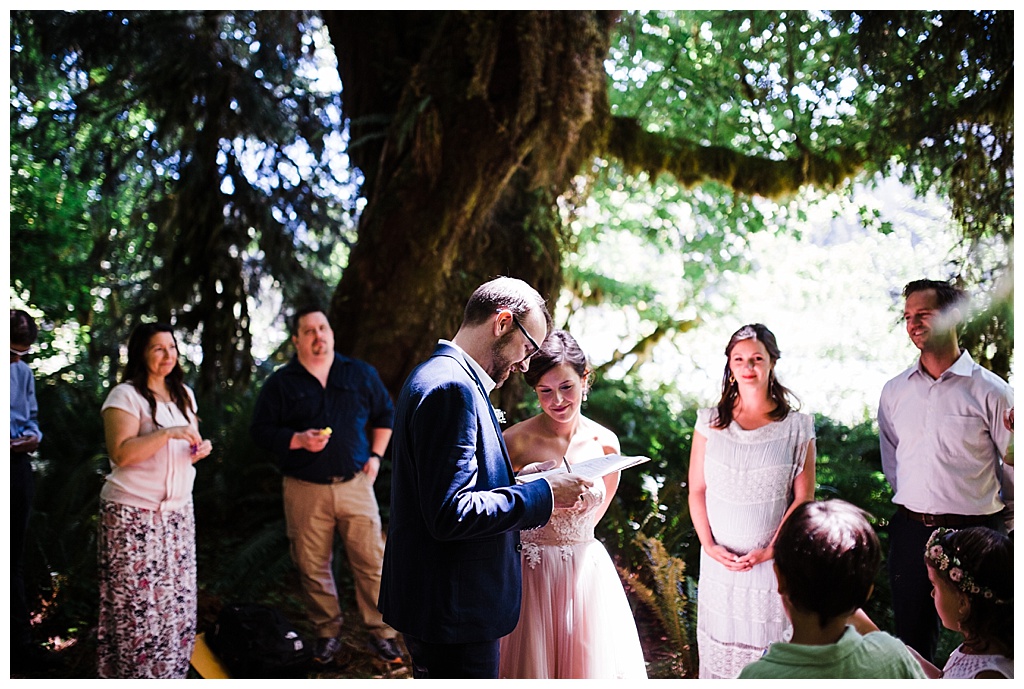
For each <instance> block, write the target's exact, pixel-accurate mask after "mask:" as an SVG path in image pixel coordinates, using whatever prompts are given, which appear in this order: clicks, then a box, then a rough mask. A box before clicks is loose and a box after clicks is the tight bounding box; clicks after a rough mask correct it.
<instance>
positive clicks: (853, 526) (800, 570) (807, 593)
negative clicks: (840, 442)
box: [775, 500, 882, 627]
mask: <svg viewBox="0 0 1024 689" xmlns="http://www.w3.org/2000/svg"><path fill="white" fill-rule="evenodd" d="M881 558H882V552H881V546H880V545H879V543H878V536H876V535H875V531H874V529H873V528H872V527H871V524H870V523H869V522H868V519H867V515H866V513H865V512H864V511H863V510H861V509H860V508H858V507H855V506H853V505H851V504H850V503H848V502H844V501H843V500H828V501H825V502H805V503H803V504H801V505H798V506H797V508H796V509H794V510H793V512H792V513H791V514H790V515H789V517H788V518H787V519H786V521H785V522H784V523H783V524H782V527H781V528H780V529H779V536H778V538H776V539H775V566H776V567H777V568H778V572H779V576H781V577H782V578H783V580H784V581H785V590H786V595H787V597H788V598H789V601H790V603H791V604H792V605H794V606H795V607H797V608H799V609H800V610H802V611H804V612H811V613H817V615H818V619H819V621H820V623H821V625H822V626H823V627H824V626H825V625H826V624H827V623H828V622H829V621H830V620H833V619H835V618H836V617H839V616H841V615H842V616H846V615H849V614H850V613H852V612H854V611H855V610H856V609H857V608H859V607H862V606H863V605H864V603H866V602H867V599H868V596H869V595H870V594H871V587H872V586H873V584H874V581H875V575H876V574H877V573H878V567H879V563H880V562H881Z"/></svg>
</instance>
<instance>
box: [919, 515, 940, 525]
mask: <svg viewBox="0 0 1024 689" xmlns="http://www.w3.org/2000/svg"><path fill="white" fill-rule="evenodd" d="M941 521H942V520H941V519H939V515H935V514H922V515H921V523H922V524H924V525H925V526H928V527H932V528H934V527H936V526H942V524H940V523H939V522H941Z"/></svg>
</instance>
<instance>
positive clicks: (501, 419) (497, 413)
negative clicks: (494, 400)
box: [494, 407, 505, 426]
mask: <svg viewBox="0 0 1024 689" xmlns="http://www.w3.org/2000/svg"><path fill="white" fill-rule="evenodd" d="M494 417H495V418H496V419H498V423H500V424H501V425H503V426H504V425H505V410H504V409H498V408H497V407H495V408H494Z"/></svg>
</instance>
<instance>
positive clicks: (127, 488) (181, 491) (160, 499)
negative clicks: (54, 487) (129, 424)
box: [100, 383, 197, 512]
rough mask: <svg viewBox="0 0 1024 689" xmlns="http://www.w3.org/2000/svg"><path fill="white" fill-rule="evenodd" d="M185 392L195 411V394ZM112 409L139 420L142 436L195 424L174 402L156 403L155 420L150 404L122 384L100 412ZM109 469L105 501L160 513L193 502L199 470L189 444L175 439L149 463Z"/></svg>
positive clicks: (102, 495)
mask: <svg viewBox="0 0 1024 689" xmlns="http://www.w3.org/2000/svg"><path fill="white" fill-rule="evenodd" d="M185 392H186V393H187V394H188V398H189V401H190V402H191V403H192V408H193V409H196V408H197V407H196V401H195V395H194V394H193V393H192V390H191V389H190V388H188V387H186V388H185ZM109 408H113V409H120V410H122V411H125V412H128V413H129V414H131V415H132V416H135V417H136V418H138V419H139V435H140V436H141V435H146V434H147V433H152V432H153V431H156V430H159V429H160V428H168V427H170V426H184V425H193V426H194V425H195V424H196V420H195V417H194V416H193V417H192V418H191V419H189V418H187V417H186V416H184V415H183V414H182V413H181V410H180V409H178V407H177V405H175V404H174V403H173V402H157V403H156V419H155V420H154V418H153V415H152V414H151V413H150V408H149V402H147V401H146V398H145V397H143V396H142V395H141V394H139V392H138V390H136V389H135V387H134V386H133V385H131V384H130V383H121V384H120V385H118V386H117V387H115V388H114V389H113V390H111V391H110V394H109V395H107V399H106V401H104V402H103V407H102V409H101V411H103V410H106V409H109ZM157 423H159V424H160V425H159V426H157ZM110 469H111V471H110V474H108V475H107V480H106V483H105V484H104V486H103V490H102V491H100V498H102V499H103V500H107V501H109V502H116V503H120V504H123V505H130V506H132V507H140V508H142V509H147V510H154V511H157V512H170V511H174V510H178V509H181V508H182V507H184V506H185V505H187V504H188V503H189V502H190V501H191V500H192V484H193V482H194V481H195V476H196V469H195V467H194V466H193V465H192V452H191V446H190V444H189V442H188V441H187V440H181V439H177V438H172V439H170V440H168V441H167V444H166V445H164V446H163V447H161V448H160V449H159V450H157V451H156V453H155V454H154V455H153V456H152V457H150V458H149V459H145V460H143V461H141V462H138V463H136V464H132V465H130V466H118V465H116V464H114V463H113V462H111V463H110Z"/></svg>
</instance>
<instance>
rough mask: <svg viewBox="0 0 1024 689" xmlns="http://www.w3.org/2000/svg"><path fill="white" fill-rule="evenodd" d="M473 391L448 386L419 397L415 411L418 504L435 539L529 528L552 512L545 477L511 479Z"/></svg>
mask: <svg viewBox="0 0 1024 689" xmlns="http://www.w3.org/2000/svg"><path fill="white" fill-rule="evenodd" d="M478 395H479V393H478V392H477V391H476V390H475V389H474V388H472V387H470V386H466V385H462V384H459V383H451V384H447V385H444V386H442V387H438V388H435V389H433V390H431V391H430V392H429V393H427V394H426V395H424V397H423V398H421V400H420V403H419V405H418V406H417V408H416V409H415V410H414V412H413V419H412V424H411V426H412V428H413V429H414V432H413V434H412V437H411V438H410V440H411V442H412V443H414V447H415V448H416V456H417V457H418V458H419V461H418V463H417V465H416V466H415V471H416V485H417V486H418V490H419V493H420V495H419V503H420V507H421V509H422V510H423V515H422V516H423V520H424V522H425V523H426V525H427V529H428V530H429V531H430V533H431V535H432V536H433V537H434V538H436V539H438V540H442V541H446V540H464V539H469V538H478V537H484V536H491V535H495V534H500V533H504V532H506V531H511V530H514V529H525V528H532V527H535V526H540V525H541V524H544V523H545V522H547V520H548V518H549V517H550V515H551V509H552V506H553V505H552V497H551V490H550V488H549V487H548V485H547V484H546V483H545V482H543V481H536V482H532V483H529V484H526V485H514V480H513V476H512V473H511V469H510V468H509V465H508V462H507V460H506V459H505V455H504V454H503V452H502V448H501V441H500V438H499V436H498V434H497V431H496V430H495V429H494V426H493V423H492V422H491V419H490V418H489V417H487V418H481V414H480V413H479V411H480V407H479V406H478V405H477V404H476V398H477V396H478ZM492 435H493V438H492V437H491V436H492Z"/></svg>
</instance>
